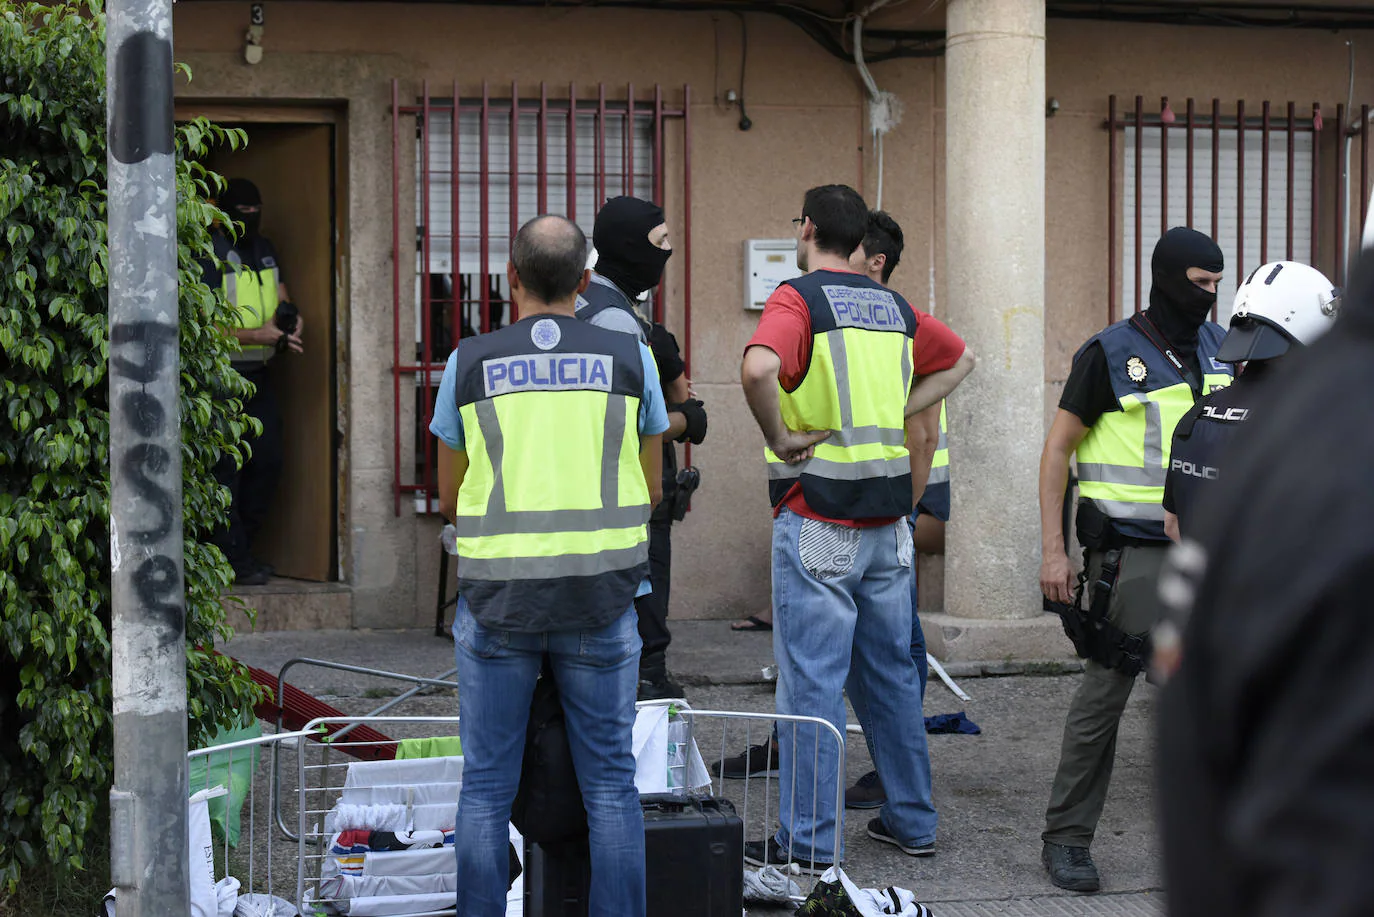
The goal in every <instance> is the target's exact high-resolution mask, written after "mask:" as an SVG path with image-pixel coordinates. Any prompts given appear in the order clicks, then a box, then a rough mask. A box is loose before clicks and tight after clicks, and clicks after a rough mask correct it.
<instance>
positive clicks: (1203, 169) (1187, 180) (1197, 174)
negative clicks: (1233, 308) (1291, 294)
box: [1106, 96, 1370, 323]
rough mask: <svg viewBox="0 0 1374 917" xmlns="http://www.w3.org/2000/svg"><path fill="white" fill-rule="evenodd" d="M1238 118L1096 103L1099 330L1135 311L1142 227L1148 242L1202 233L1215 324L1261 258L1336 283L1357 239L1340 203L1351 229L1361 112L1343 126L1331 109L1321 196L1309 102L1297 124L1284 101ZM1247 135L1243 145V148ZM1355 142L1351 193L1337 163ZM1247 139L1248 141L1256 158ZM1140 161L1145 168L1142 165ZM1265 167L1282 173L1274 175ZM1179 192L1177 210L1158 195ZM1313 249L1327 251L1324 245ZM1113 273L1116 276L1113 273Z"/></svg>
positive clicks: (1358, 188)
mask: <svg viewBox="0 0 1374 917" xmlns="http://www.w3.org/2000/svg"><path fill="white" fill-rule="evenodd" d="M1246 110H1247V105H1246V103H1245V101H1244V100H1240V101H1238V102H1236V103H1235V108H1234V112H1235V114H1234V115H1231V116H1224V115H1223V114H1222V104H1221V100H1219V99H1213V100H1211V112H1210V116H1208V114H1206V113H1205V112H1206V109H1205V108H1204V109H1203V112H1204V113H1199V111H1198V106H1197V104H1196V102H1195V101H1194V100H1193V99H1188V100H1187V107H1186V116H1185V118H1184V119H1183V120H1182V123H1178V121H1179V119H1178V118H1177V116H1176V115H1175V114H1174V112H1173V111H1172V109H1171V107H1170V105H1169V100H1168V98H1167V97H1166V98H1162V99H1160V105H1159V109H1158V111H1157V112H1150V113H1147V112H1146V109H1145V102H1144V99H1143V98H1142V97H1141V96H1136V97H1135V99H1134V103H1133V105H1131V107H1130V108H1129V109H1127V111H1126V112H1124V113H1123V112H1122V111H1121V110H1120V107H1119V105H1118V102H1117V97H1116V96H1111V97H1110V98H1109V99H1108V102H1107V127H1108V138H1109V139H1108V157H1109V167H1108V170H1107V174H1108V198H1107V257H1108V267H1107V283H1108V297H1107V315H1106V318H1107V321H1108V323H1110V322H1112V321H1115V320H1116V319H1118V318H1120V317H1121V316H1122V314H1123V311H1125V310H1126V309H1127V308H1129V309H1130V310H1132V311H1139V310H1140V309H1142V308H1143V307H1144V306H1145V305H1146V304H1147V302H1146V296H1145V291H1146V290H1147V289H1148V281H1149V270H1148V263H1149V257H1150V253H1151V252H1152V250H1153V247H1154V242H1155V238H1157V237H1155V236H1153V235H1148V234H1147V227H1148V231H1149V232H1152V231H1153V229H1154V227H1156V226H1158V227H1159V228H1160V231H1161V232H1164V231H1166V230H1167V229H1168V228H1169V227H1171V226H1179V225H1183V226H1194V227H1196V228H1199V229H1202V230H1204V231H1208V230H1210V234H1211V236H1212V237H1213V238H1214V239H1216V240H1217V243H1218V244H1219V245H1221V247H1222V250H1223V252H1225V253H1226V279H1225V280H1224V287H1225V289H1224V290H1223V292H1222V295H1221V296H1220V297H1219V303H1218V312H1220V313H1221V315H1222V316H1223V318H1224V317H1225V316H1226V315H1228V314H1229V303H1230V300H1231V297H1232V295H1233V294H1234V291H1235V288H1236V287H1237V286H1238V285H1239V284H1240V282H1241V281H1242V280H1243V279H1244V278H1245V276H1246V273H1247V271H1251V270H1253V269H1254V268H1256V267H1258V266H1259V265H1260V264H1262V263H1264V262H1266V261H1268V260H1269V259H1270V257H1271V254H1270V253H1271V249H1272V250H1273V251H1274V257H1278V252H1280V251H1281V252H1283V257H1285V258H1287V259H1294V258H1298V259H1303V260H1307V261H1308V263H1311V264H1313V265H1315V266H1317V267H1318V268H1320V269H1322V270H1324V271H1328V272H1330V275H1331V277H1332V278H1333V280H1335V281H1336V282H1337V283H1338V284H1339V283H1341V282H1342V281H1343V279H1344V275H1345V273H1346V268H1347V261H1348V256H1349V246H1350V245H1351V244H1352V242H1353V243H1354V244H1358V232H1354V233H1352V232H1351V230H1350V227H1349V226H1348V225H1347V223H1349V222H1350V220H1351V216H1352V214H1353V211H1354V208H1355V206H1356V205H1355V204H1354V203H1353V202H1351V201H1350V195H1351V194H1352V193H1354V194H1357V195H1358V213H1359V219H1360V223H1359V225H1360V226H1363V223H1364V220H1365V217H1366V216H1367V215H1368V207H1369V193H1370V187H1369V172H1368V157H1369V115H1370V113H1369V106H1367V105H1363V106H1361V107H1360V108H1359V109H1358V111H1359V118H1358V120H1354V121H1352V122H1351V123H1349V124H1347V123H1346V107H1345V105H1343V104H1342V105H1338V106H1336V124H1337V128H1336V131H1337V137H1338V139H1339V140H1340V141H1341V142H1340V143H1338V144H1336V147H1337V149H1336V150H1334V151H1333V152H1332V153H1331V155H1334V156H1336V157H1337V159H1336V165H1337V179H1338V180H1337V181H1336V182H1335V183H1334V185H1333V187H1324V186H1323V184H1322V178H1321V175H1322V172H1321V170H1322V160H1323V146H1322V134H1323V129H1324V125H1323V122H1322V108H1321V105H1320V103H1313V105H1312V109H1311V115H1310V116H1307V117H1301V118H1300V117H1299V116H1298V113H1297V106H1296V105H1295V104H1294V103H1292V102H1289V103H1287V108H1286V112H1285V113H1284V114H1282V115H1279V116H1277V117H1276V116H1275V115H1274V113H1273V111H1272V105H1271V103H1270V102H1268V101H1265V102H1263V103H1261V105H1260V109H1259V111H1260V114H1259V116H1258V117H1256V116H1253V115H1250V116H1247V114H1246ZM1253 110H1254V109H1253V107H1252V108H1251V111H1253ZM1351 110H1352V112H1353V111H1354V110H1355V109H1354V108H1353V106H1352V109H1351ZM1151 132H1157V135H1158V136H1157V140H1158V143H1157V144H1155V143H1150V144H1148V145H1147V143H1146V139H1147V138H1146V135H1147V134H1149V133H1151ZM1180 135H1181V137H1180ZM1256 135H1258V136H1257V137H1256ZM1247 137H1249V138H1252V139H1251V141H1250V142H1247ZM1356 137H1358V139H1359V147H1358V156H1359V172H1358V175H1359V179H1358V185H1356V184H1355V183H1354V182H1352V181H1351V178H1352V175H1351V174H1350V173H1351V172H1352V171H1354V170H1353V168H1352V167H1351V164H1350V162H1349V153H1350V147H1351V146H1352V145H1353V141H1354V139H1355V138H1356ZM1123 139H1124V141H1125V142H1124V145H1123V144H1122V142H1121V140H1123ZM1254 139H1257V140H1258V141H1259V146H1258V149H1255V147H1254V145H1253V140H1254ZM1199 142H1201V143H1204V144H1208V145H1210V149H1211V156H1210V162H1209V161H1208V159H1207V158H1206V157H1197V156H1196V155H1195V149H1196V146H1197V144H1198V143H1199ZM1156 150H1157V153H1156V152H1155V151H1156ZM1123 152H1124V157H1123ZM1179 153H1182V154H1183V156H1182V157H1180V156H1179V155H1178V154H1179ZM1152 156H1157V160H1154V161H1152V158H1151V157H1152ZM1180 159H1182V160H1183V161H1182V163H1180V161H1179V160H1180ZM1274 159H1277V160H1278V161H1279V162H1281V163H1282V165H1281V166H1279V167H1278V168H1275V167H1274V165H1273V160H1274ZM1247 176H1249V178H1248V181H1247ZM1199 181H1201V182H1206V183H1207V184H1209V185H1210V190H1211V194H1210V197H1208V196H1200V195H1197V194H1196V193H1195V185H1196V184H1197V183H1198V182H1199ZM1179 182H1181V183H1182V184H1183V185H1184V195H1183V201H1182V206H1180V203H1179V201H1178V197H1177V195H1175V196H1174V197H1173V198H1172V199H1171V196H1170V193H1169V192H1170V186H1171V185H1174V184H1175V183H1179ZM1175 186H1176V185H1175ZM1300 192H1301V193H1300ZM1323 196H1325V197H1326V198H1327V200H1328V202H1329V204H1328V206H1329V208H1330V209H1329V210H1328V211H1327V212H1329V213H1330V214H1332V216H1331V218H1330V221H1331V225H1330V226H1329V227H1326V229H1327V230H1328V231H1329V230H1331V229H1334V235H1330V236H1327V234H1326V233H1325V232H1324V231H1323V227H1322V225H1321V215H1322V212H1323V210H1322V202H1323V201H1322V199H1323ZM1279 212H1281V213H1282V216H1281V217H1279V216H1278V214H1279ZM1147 216H1148V217H1149V219H1148V220H1147V219H1146V217H1147ZM1280 220H1281V222H1280ZM1352 235H1353V236H1355V238H1354V239H1353V240H1352ZM1329 240H1334V242H1329ZM1304 243H1305V244H1304ZM1323 243H1329V244H1328V245H1327V247H1324V246H1323ZM1328 248H1329V251H1328V250H1327V249H1328ZM1323 254H1324V255H1325V258H1324V259H1323V257H1322V256H1323ZM1123 265H1125V266H1126V269H1125V270H1124V271H1122V270H1120V268H1121V267H1122V266H1123ZM1123 294H1124V297H1123ZM1123 299H1124V302H1123Z"/></svg>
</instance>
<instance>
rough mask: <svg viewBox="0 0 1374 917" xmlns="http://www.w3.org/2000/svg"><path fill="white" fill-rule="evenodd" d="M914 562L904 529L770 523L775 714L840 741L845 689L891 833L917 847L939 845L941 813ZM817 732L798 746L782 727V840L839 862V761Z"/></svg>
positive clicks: (802, 852)
mask: <svg viewBox="0 0 1374 917" xmlns="http://www.w3.org/2000/svg"><path fill="white" fill-rule="evenodd" d="M912 563H913V550H912V544H911V530H910V529H909V528H908V527H907V524H906V520H904V519H903V520H900V521H898V522H896V523H893V524H892V525H885V526H881V527H877V528H866V529H856V528H849V527H847V526H841V525H837V524H835V523H831V522H822V521H819V520H812V519H805V518H803V517H802V516H798V515H797V514H795V513H792V512H790V511H787V510H783V511H782V512H781V513H780V514H779V515H778V518H777V519H775V520H774V521H773V655H774V656H775V657H776V659H777V663H778V692H777V708H778V713H780V714H790V715H800V716H816V717H821V718H823V719H826V720H829V721H830V722H831V723H832V724H834V725H835V727H836V728H838V729H839V730H840V732H841V734H843V733H844V729H845V719H846V716H845V707H844V692H845V691H846V690H848V693H849V700H850V703H852V704H853V705H854V713H855V714H856V716H857V717H858V720H859V725H860V726H862V727H863V731H864V739H865V741H866V742H867V743H868V748H869V752H870V754H871V755H872V757H873V763H874V766H875V767H877V769H878V773H879V774H881V775H882V780H883V789H884V790H885V791H886V793H887V805H886V807H885V808H884V809H883V815H882V818H883V824H884V825H885V826H886V827H887V829H888V830H889V831H891V832H892V833H893V834H894V835H895V836H896V837H897V838H898V839H899V840H900V841H902V842H903V843H906V844H909V845H913V846H914V845H921V844H928V843H931V842H932V841H934V840H935V827H936V814H935V807H934V805H933V804H932V802H931V796H930V756H929V751H928V749H927V747H926V731H925V721H924V720H923V718H922V711H921V682H920V676H919V674H918V673H917V669H916V664H915V663H914V662H913V661H912V658H911V639H912V635H913V629H912V623H911V618H912V607H911V582H912V572H911V565H912ZM819 732H820V730H819V729H817V728H816V727H814V726H800V727H797V728H796V729H795V739H794V738H793V735H794V730H793V727H792V726H791V725H789V724H785V723H784V724H782V727H781V729H780V735H779V737H778V738H779V742H778V747H779V754H778V765H779V770H780V777H779V786H780V787H781V789H782V792H781V800H780V802H779V804H778V816H779V820H780V821H781V827H780V828H779V829H778V833H777V835H776V838H777V841H778V843H779V844H781V845H782V846H783V848H784V849H787V848H789V847H790V849H792V850H793V852H794V855H795V856H797V857H800V858H803V859H811V860H816V861H822V862H835V861H837V859H838V858H839V857H841V856H842V855H843V850H842V842H841V836H842V835H841V832H840V830H839V828H840V824H839V819H840V818H841V817H842V813H841V812H838V811H836V808H835V782H836V779H837V778H838V777H839V775H840V767H841V766H842V762H841V761H840V760H839V758H838V756H837V754H836V751H835V743H834V741H833V740H832V739H831V737H830V736H829V734H828V733H827V734H825V735H821V736H818V733H819ZM818 738H819V739H820V741H819V743H818V744H817V739H818ZM794 745H795V748H794ZM793 787H795V792H793V789H792V788H793Z"/></svg>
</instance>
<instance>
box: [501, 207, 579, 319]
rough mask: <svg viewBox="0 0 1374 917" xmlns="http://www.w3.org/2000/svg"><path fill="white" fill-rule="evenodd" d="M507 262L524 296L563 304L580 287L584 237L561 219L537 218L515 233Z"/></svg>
mask: <svg viewBox="0 0 1374 917" xmlns="http://www.w3.org/2000/svg"><path fill="white" fill-rule="evenodd" d="M510 262H511V270H512V272H513V273H514V274H515V276H516V277H518V278H519V280H520V284H519V285H520V287H522V288H523V290H524V292H525V294H526V295H528V296H530V297H532V298H534V299H536V300H538V301H539V302H542V303H545V304H546V305H558V304H563V303H565V302H569V301H571V300H572V298H573V297H574V296H576V295H577V293H578V291H579V290H580V289H581V288H582V284H583V276H584V274H585V272H586V267H587V237H586V236H585V235H584V234H583V232H582V230H581V229H579V228H578V226H577V224H576V223H574V222H572V221H571V220H568V219H565V218H564V217H560V216H538V217H535V218H534V219H532V220H530V221H529V222H528V223H526V224H525V225H524V226H521V227H520V231H519V232H517V233H516V234H515V241H514V243H513V244H512V245H511V256H510Z"/></svg>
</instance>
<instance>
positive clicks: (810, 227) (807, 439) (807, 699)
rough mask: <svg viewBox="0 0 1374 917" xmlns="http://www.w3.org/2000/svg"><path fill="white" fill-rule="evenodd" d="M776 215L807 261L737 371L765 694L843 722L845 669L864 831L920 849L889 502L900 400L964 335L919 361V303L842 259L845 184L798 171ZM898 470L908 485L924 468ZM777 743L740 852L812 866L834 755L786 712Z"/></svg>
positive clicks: (830, 848)
mask: <svg viewBox="0 0 1374 917" xmlns="http://www.w3.org/2000/svg"><path fill="white" fill-rule="evenodd" d="M793 222H794V223H795V224H798V225H799V231H798V232H799V235H798V245H797V264H798V266H799V267H800V268H801V269H802V270H803V271H808V272H809V273H807V274H806V275H805V276H803V277H799V278H797V279H795V280H791V281H788V282H786V283H784V284H782V285H781V286H779V287H778V289H777V290H776V291H775V292H774V293H773V295H772V296H771V297H770V298H769V300H768V303H767V304H766V305H765V307H764V312H763V317H762V318H761V319H760V321H759V327H758V330H757V331H756V332H755V334H754V337H753V338H752V339H751V340H750V342H749V344H748V346H747V347H746V349H745V352H744V363H743V367H742V372H741V375H742V381H743V384H744V393H745V398H746V400H747V401H748V402H749V407H750V410H751V411H752V412H753V414H754V418H755V419H756V420H757V421H758V424H759V427H760V429H761V430H762V431H763V434H764V439H765V440H766V442H767V444H768V449H767V450H766V453H765V457H766V459H767V461H768V478H769V482H768V483H769V492H770V499H771V502H772V504H773V514H774V521H773V550H772V566H773V628H774V630H773V653H774V656H775V658H776V659H777V663H778V690H777V710H778V713H779V714H784V715H801V716H816V717H823V718H825V719H827V720H829V721H830V722H831V723H832V724H834V725H835V727H836V728H837V729H839V730H840V731H841V734H843V731H844V728H845V719H846V717H845V706H844V692H845V689H846V687H847V688H848V692H849V698H850V701H851V702H852V703H853V705H854V710H855V714H856V715H857V717H858V719H859V722H860V725H861V726H863V729H864V734H865V736H866V737H867V739H868V741H869V745H870V749H871V751H872V753H873V757H874V763H875V765H876V766H877V768H878V770H879V771H880V772H881V773H882V774H883V782H884V785H885V789H886V790H887V798H888V801H887V805H886V807H885V808H884V809H883V814H882V815H881V816H879V817H878V818H875V819H873V820H872V821H871V822H870V823H869V825H868V834H869V836H870V837H873V838H875V839H876V840H880V841H883V842H885V843H889V844H892V845H894V846H896V847H898V848H899V849H901V850H902V851H904V852H905V853H908V854H911V855H913V856H927V855H929V854H931V853H933V852H934V850H935V828H936V814H935V810H934V807H933V806H932V805H931V804H930V800H929V796H928V794H925V795H926V798H924V799H922V798H921V797H922V793H921V792H920V789H919V787H918V785H917V783H918V778H917V775H916V774H915V773H914V771H915V767H914V764H913V762H914V761H915V759H916V758H917V756H918V755H919V754H920V753H921V751H922V750H923V746H924V740H925V731H924V728H923V724H922V720H921V691H920V682H919V676H918V673H917V671H916V666H915V664H914V663H913V662H912V660H911V653H910V638H911V615H912V608H911V592H910V579H911V565H912V562H913V552H912V543H911V534H910V530H909V529H908V528H907V524H906V517H907V515H908V514H909V513H910V512H911V511H912V509H913V508H914V507H915V500H914V498H913V480H912V467H911V466H912V458H911V454H910V453H909V452H908V450H907V448H906V439H907V428H908V427H909V426H914V425H915V424H917V423H919V421H915V420H912V418H914V416H915V415H916V414H917V413H919V412H920V411H922V410H924V409H925V408H928V407H930V406H931V405H934V404H938V403H939V402H940V400H941V399H942V398H944V397H945V396H946V395H948V394H949V393H950V391H952V390H953V388H954V386H955V385H957V384H958V382H959V381H960V380H961V379H962V378H963V376H964V375H966V374H967V368H966V365H961V364H960V360H961V358H963V356H964V352H963V351H964V348H963V347H962V342H959V344H958V345H957V346H955V345H953V344H952V343H950V342H948V341H946V344H947V345H948V346H947V347H943V348H942V347H939V346H936V347H933V348H931V350H932V351H939V352H945V353H946V356H944V357H943V358H939V359H936V360H935V361H931V360H930V359H925V360H924V361H923V354H922V353H920V352H917V350H916V348H915V342H916V339H917V335H918V330H919V327H920V325H921V324H923V323H924V322H927V321H930V320H929V319H928V318H926V319H922V318H920V317H919V316H918V315H917V313H916V311H915V310H914V309H913V308H912V307H911V306H910V304H908V303H907V302H906V300H904V299H902V298H901V297H900V296H898V295H897V294H896V293H894V292H892V291H891V290H888V289H887V288H885V287H884V286H883V285H882V284H880V283H878V282H876V281H874V280H871V279H869V278H868V277H866V276H864V275H862V274H859V273H856V272H854V271H852V270H850V268H849V256H850V254H851V253H852V252H853V251H854V250H855V249H856V248H858V247H859V244H860V243H861V242H862V241H863V238H864V234H865V232H866V231H867V228H868V207H867V205H865V204H864V202H863V199H862V198H861V197H859V195H858V194H857V193H856V192H855V191H854V190H853V189H851V188H847V187H845V186H843V185H826V186H822V187H819V188H813V189H811V190H810V191H808V192H807V193H806V197H805V200H804V202H803V205H802V215H801V217H800V218H798V219H796V220H794V221H793ZM928 330H930V329H928ZM949 334H950V335H951V336H952V335H953V333H952V332H949ZM936 336H937V338H938V331H937V332H936ZM956 340H957V338H956ZM951 352H952V356H951V355H950V353H951ZM969 359H970V360H971V358H969ZM925 468H926V469H927V471H928V468H929V462H928V460H927V461H926V462H925ZM915 483H917V484H919V485H920V487H919V488H917V489H916V490H915V493H919V492H920V490H921V489H923V488H924V483H925V482H924V480H921V481H919V482H915ZM913 724H914V727H913ZM792 731H793V730H790V729H789V730H788V732H792ZM780 746H781V747H780V749H779V752H780V753H779V756H778V757H779V762H778V763H779V770H780V774H781V776H780V780H781V783H782V785H783V786H784V787H786V786H787V785H789V784H790V785H792V786H795V787H797V788H799V792H796V793H790V792H786V791H784V792H783V794H782V798H781V800H780V803H779V812H778V814H779V818H780V821H781V827H780V828H779V830H778V832H777V833H776V834H775V835H774V836H773V837H770V838H768V839H767V840H765V841H752V842H749V843H747V844H746V845H745V859H746V860H747V861H749V862H751V863H755V864H758V865H763V864H783V863H788V862H791V863H794V864H796V865H797V866H798V867H800V868H801V869H802V870H803V871H804V872H808V873H811V874H819V873H821V872H823V871H824V870H825V869H826V868H827V867H828V866H829V865H831V864H832V863H833V862H835V859H836V857H837V856H839V855H840V854H841V852H842V851H841V849H840V844H841V841H840V838H841V832H840V830H839V829H840V825H839V819H840V817H841V813H840V812H838V811H836V806H835V794H834V793H833V792H830V791H829V789H828V788H830V787H835V786H836V783H837V781H838V780H840V779H841V777H840V768H841V764H842V762H841V761H840V760H839V756H838V755H837V753H836V749H835V746H834V745H833V743H831V742H830V741H829V740H828V739H827V738H826V737H823V736H821V735H820V734H819V731H818V730H817V729H816V728H814V727H806V726H802V727H798V728H797V729H796V730H795V736H784V740H783V741H782V742H781V743H780ZM812 787H816V788H817V789H816V791H815V792H814V793H813V792H812V791H811V788H812Z"/></svg>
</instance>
